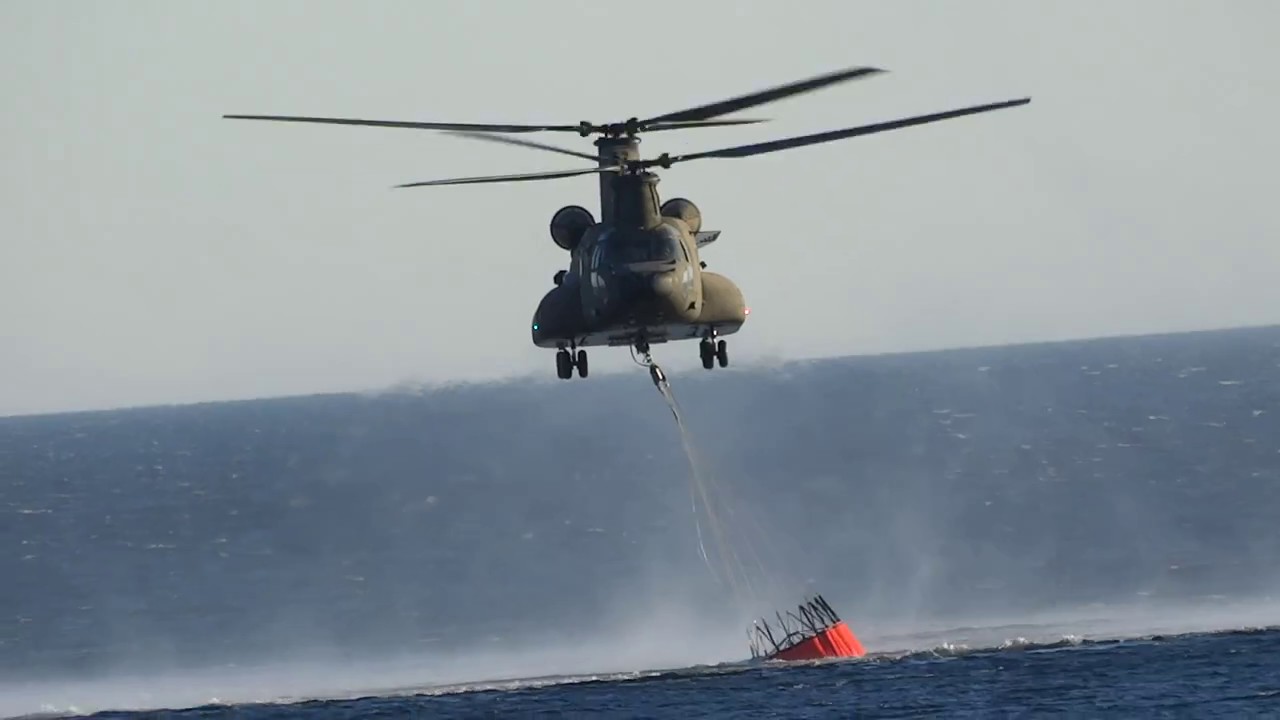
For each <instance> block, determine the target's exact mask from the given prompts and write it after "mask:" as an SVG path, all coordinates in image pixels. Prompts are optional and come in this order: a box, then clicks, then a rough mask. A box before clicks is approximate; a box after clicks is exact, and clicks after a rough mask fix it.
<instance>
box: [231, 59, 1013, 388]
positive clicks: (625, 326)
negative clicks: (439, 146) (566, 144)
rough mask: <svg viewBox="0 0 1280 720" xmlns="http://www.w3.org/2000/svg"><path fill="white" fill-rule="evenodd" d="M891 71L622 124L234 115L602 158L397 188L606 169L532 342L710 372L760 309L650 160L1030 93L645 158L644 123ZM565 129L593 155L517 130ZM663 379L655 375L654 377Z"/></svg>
mask: <svg viewBox="0 0 1280 720" xmlns="http://www.w3.org/2000/svg"><path fill="white" fill-rule="evenodd" d="M882 72H884V71H883V70H881V69H879V68H874V67H856V68H850V69H846V70H840V71H836V72H832V73H827V74H824V75H819V76H816V77H811V78H808V79H806V80H800V81H798V82H793V83H789V84H786V85H780V86H777V87H773V88H769V89H766V90H761V91H758V92H754V93H750V94H747V95H741V96H738V97H734V98H730V99H727V100H721V101H719V102H714V103H710V104H707V105H701V106H698V107H694V108H689V109H686V110H679V111H677V112H671V113H667V114H665V115H657V116H654V117H650V118H646V119H643V120H641V119H639V118H635V117H633V118H631V119H629V120H626V121H624V122H616V123H606V124H597V123H592V122H588V121H583V122H580V123H578V124H576V125H500V124H498V125H495V124H480V123H444V122H402V121H391V120H360V119H352V118H322V117H299V116H286V115H224V116H223V117H224V118H228V119H238V120H276V121H285V122H310V123H329V124H336V125H368V126H375V127H396V128H416V129H424V130H441V131H446V132H448V133H449V134H453V135H459V136H462V137H467V138H474V139H480V140H488V141H492V142H501V143H507V144H510V145H518V146H522V147H527V148H533V149H538V150H545V151H549V152H554V153H559V154H561V155H569V156H572V157H576V158H582V159H584V160H589V161H594V162H595V163H596V165H595V166H594V167H587V168H581V169H574V170H559V171H550V172H537V173H527V174H520V175H493V176H485V177H468V178H453V179H447V180H430V181H426V182H414V183H406V184H403V185H397V186H396V187H401V188H406V187H423V186H429V185H461V184H473V183H493V182H518V181H528V180H550V179H557V178H567V177H575V176H579V175H591V174H595V175H598V176H599V178H600V182H599V185H600V220H599V221H597V220H596V219H595V216H594V215H592V213H591V211H590V210H587V209H586V208H585V207H582V206H581V205H567V206H565V207H562V208H560V209H559V210H557V211H556V212H555V214H554V215H552V217H551V225H550V232H551V239H552V240H553V241H554V242H555V244H556V245H557V246H559V247H560V248H562V249H564V250H566V251H568V253H569V267H568V269H567V270H560V271H558V272H557V273H556V274H555V277H554V278H553V282H554V284H555V287H553V288H552V289H551V290H550V291H549V292H547V294H546V295H545V296H544V297H543V298H542V301H541V302H540V303H539V304H538V307H537V310H536V311H535V312H534V314H533V323H532V329H533V343H534V345H536V346H538V347H542V348H555V349H556V374H557V376H558V377H560V378H561V379H569V378H571V377H573V372H574V369H575V368H576V369H577V372H578V377H582V378H585V377H587V371H588V369H587V352H586V350H585V348H588V347H598V346H599V347H619V346H623V345H626V346H630V347H631V348H632V350H633V352H639V353H641V354H642V355H644V356H645V357H646V358H649V346H650V343H665V342H668V341H675V340H692V339H694V338H697V339H698V340H699V353H700V355H701V358H702V366H703V367H704V368H706V369H708V370H710V369H711V368H712V367H714V366H715V365H716V364H718V365H719V366H720V367H726V366H727V365H728V364H729V356H728V351H727V349H726V345H725V341H724V339H723V336H726V335H732V334H734V333H736V332H738V330H739V329H741V327H742V325H743V323H745V322H746V319H747V314H748V313H749V312H750V311H749V310H748V308H747V306H746V304H745V302H744V301H743V296H742V292H741V290H740V289H739V288H738V286H737V285H736V284H735V283H734V282H733V281H732V280H730V279H729V278H727V277H725V276H723V275H720V274H718V273H713V272H709V271H707V270H706V269H705V268H706V263H705V262H704V261H702V259H701V257H700V253H701V250H702V248H704V247H706V246H707V245H709V244H710V243H712V242H714V241H715V240H716V238H718V237H719V236H720V231H718V230H704V229H703V228H702V213H701V211H700V210H699V209H698V206H697V205H695V204H694V203H693V202H692V201H690V200H688V199H685V198H672V199H670V200H667V201H666V202H662V201H661V200H660V198H659V195H658V191H657V184H658V176H657V175H656V174H655V173H654V172H652V171H651V169H652V168H663V169H667V168H670V167H671V166H672V165H674V164H676V163H682V162H688V161H690V160H704V159H708V158H742V157H750V156H753V155H762V154H764V153H771V152H777V151H780V150H788V149H791V148H797V147H804V146H806V145H816V144H818V143H825V142H831V141H833V140H843V139H845V138H851V137H858V136H860V135H870V134H872V133H878V132H884V131H886V130H897V129H899V128H905V127H911V126H913V125H923V124H926V123H931V122H937V121H939V120H947V119H950V118H956V117H962V116H964V115H973V114H977V113H983V112H989V111H992V110H1000V109H1003V108H1009V107H1016V106H1019V105H1025V104H1027V103H1029V102H1031V98H1021V99H1017V100H1008V101H1004V102H998V103H991V104H986V105H976V106H972V107H966V108H959V109H955V110H948V111H945V112H939V113H932V114H929V115H918V116H914V117H908V118H902V119H898V120H890V121H887V122H879V123H873V124H870V125H861V126H857V127H851V128H845V129H842V130H831V131H828V132H821V133H814V134H812V135H802V136H797V137H790V138H784V139H780V140H771V141H768V142H759V143H751V144H748V145H739V146H736V147H729V148H721V149H719V150H709V151H706V152H696V153H687V154H683V155H669V154H667V153H663V154H661V155H659V156H658V157H656V158H652V159H642V158H641V157H640V153H639V145H640V138H639V134H640V133H642V132H657V131H662V130H680V129H684V128H696V127H713V126H726V125H747V124H754V123H759V122H763V120H754V119H717V118H720V117H721V116H724V115H728V114H730V113H733V112H737V111H739V110H744V109H746V108H751V107H756V106H759V105H764V104H766V103H770V102H774V101H777V100H781V99H783V98H787V97H791V96H793V95H799V94H801V93H806V92H812V91H814V90H818V89H821V88H824V87H827V86H830V85H834V84H836V83H840V82H846V81H849V80H854V79H859V78H866V77H870V76H873V75H877V74H879V73H882ZM534 132H562V133H577V134H578V135H579V136H581V137H587V136H589V135H598V136H599V137H598V138H597V139H596V140H595V141H594V145H595V147H596V153H595V154H589V153H585V152H579V151H576V150H569V149H566V148H561V147H556V146H554V145H547V144H544V143H540V142H534V141H531V140H524V139H520V138H515V137H510V135H512V134H517V133H534ZM655 382H656V379H655Z"/></svg>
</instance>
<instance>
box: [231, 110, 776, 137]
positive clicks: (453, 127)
mask: <svg viewBox="0 0 1280 720" xmlns="http://www.w3.org/2000/svg"><path fill="white" fill-rule="evenodd" d="M222 117H223V119H225V120H272V121H276V122H295V123H323V124H326V125H364V126H370V127H392V128H409V129H411V130H445V131H453V132H487V133H533V132H571V133H577V134H578V135H581V136H583V137H585V136H587V135H590V134H592V133H598V132H605V131H608V130H612V129H613V128H615V127H617V128H619V129H625V123H619V124H617V125H616V126H613V125H597V124H593V123H589V122H581V123H577V124H575V125H520V124H510V123H506V124H503V123H496V124H495V123H448V122H417V121H408V120H364V119H361V118H333V117H311V116H303V115H223V116H222ZM761 122H765V121H764V120H754V119H734V120H686V121H680V122H660V123H655V124H654V125H653V126H651V127H645V128H644V130H647V131H655V130H683V129H685V128H698V127H723V126H726V125H752V124H755V123H761Z"/></svg>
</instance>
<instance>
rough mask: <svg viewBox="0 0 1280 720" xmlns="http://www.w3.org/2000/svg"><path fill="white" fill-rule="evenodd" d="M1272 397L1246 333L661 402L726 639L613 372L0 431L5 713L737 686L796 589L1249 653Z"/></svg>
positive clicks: (654, 438) (689, 520)
mask: <svg viewBox="0 0 1280 720" xmlns="http://www.w3.org/2000/svg"><path fill="white" fill-rule="evenodd" d="M681 350H682V347H681V346H679V345H673V346H667V347H662V346H659V347H658V348H656V351H655V356H656V357H657V359H658V360H659V362H661V361H662V360H663V358H664V357H665V355H669V354H672V353H676V352H680V351H681ZM1278 372H1280V329H1274V328H1269V329H1251V330H1238V331H1227V332H1216V333H1196V334H1186V335H1178V336H1163V337H1149V338H1125V339H1109V340H1099V341H1092V342H1078V343H1066V344H1053V345H1037V346H1024V347H1010V348H993V349H977V350H964V351H950V352H943V353H929V354H918V355H907V356H883V357H872V358H854V359H842V360H831V361H821V362H811V363H797V364H787V365H779V366H777V367H772V368H747V367H741V368H737V367H731V368H729V369H726V370H719V369H718V370H715V371H713V372H710V373H706V372H703V371H701V370H698V371H696V372H692V373H683V374H679V373H673V374H671V381H672V385H673V387H674V390H675V393H676V395H677V396H678V398H679V402H680V405H681V408H682V410H683V412H684V417H685V420H686V422H687V425H688V427H689V429H690V431H691V433H692V439H693V442H694V444H695V446H696V448H697V452H698V454H699V456H700V457H701V459H702V460H703V461H704V463H705V466H706V470H707V472H708V473H709V474H710V475H711V476H712V477H713V478H714V481H715V484H716V487H717V488H718V489H719V490H720V491H721V492H722V493H723V494H724V497H725V501H726V502H727V503H729V504H730V506H731V509H732V510H734V512H733V513H730V512H728V509H726V511H725V512H723V513H721V518H722V520H723V522H724V524H725V526H726V527H727V528H728V529H729V530H730V531H731V534H732V537H733V540H732V543H733V545H734V547H736V548H739V549H741V548H743V547H745V543H746V541H747V540H748V539H749V540H750V541H751V544H752V546H753V547H754V548H755V549H756V551H757V552H759V553H760V555H761V557H762V560H763V562H764V565H765V567H766V568H767V570H768V572H769V577H768V578H767V579H768V580H770V581H772V584H773V588H772V590H770V591H767V592H764V593H763V594H762V596H761V597H760V598H759V603H758V604H757V605H756V606H752V607H740V606H738V605H736V604H735V603H733V602H732V601H731V597H730V596H731V593H730V592H729V591H728V589H727V588H726V587H724V586H722V585H720V584H718V583H717V582H716V581H715V580H714V579H713V577H712V576H711V574H710V573H709V572H708V569H707V567H706V565H705V564H704V562H703V559H702V558H701V557H700V555H699V553H698V547H697V537H696V531H695V525H694V521H693V520H694V519H693V514H692V511H691V508H690V486H689V483H690V480H689V467H688V463H687V460H686V458H685V455H684V452H683V450H682V449H681V446H680V443H679V437H678V435H677V433H676V428H675V425H674V423H673V420H672V417H671V415H670V413H669V412H668V411H667V409H666V407H665V405H664V404H663V402H662V399H661V398H660V397H659V396H658V394H657V393H656V392H654V388H653V386H652V385H651V384H650V382H649V379H648V377H647V374H646V373H645V372H644V371H643V370H636V371H635V372H634V373H632V374H624V375H620V376H603V377H594V376H593V377H592V378H591V379H590V380H587V381H578V380H576V381H573V382H559V381H555V380H554V379H552V380H549V381H542V380H538V381H530V382H521V383H508V384H499V385H477V386H461V387H452V388H443V389H426V390H422V391H417V392H412V391H407V390H404V389H397V390H396V391H395V392H388V393H383V394H366V395H338V396H322V397H308V398H289V399H274V400H263V401H252V402H240V403H223V404H208V405H194V406H184V407H165V408H144V409H137V410H128V411H113V412H105V413H85V414H75V415H58V416H43V417H30V418H9V419H0V548H3V551H2V552H0V577H3V578H4V579H5V591H4V592H3V593H0V678H3V680H0V698H3V701H2V702H0V714H9V713H10V712H27V711H31V710H35V709H39V707H40V704H41V703H56V704H57V707H58V709H66V708H67V707H69V706H70V705H76V706H77V707H85V706H94V707H122V706H136V707H154V706H156V705H183V704H198V703H203V702H207V701H209V700H210V699H211V698H214V697H217V698H219V699H220V700H223V701H235V700H246V699H266V698H271V697H280V696H289V695H295V696H296V695H316V694H319V695H327V694H339V695H340V694H342V693H343V692H344V691H345V690H350V691H352V692H356V693H358V692H361V691H363V690H371V689H378V688H388V687H394V686H414V687H421V686H425V685H431V684H448V683H463V682H468V681H478V680H486V679H495V678H502V677H512V676H532V675H554V674H575V673H593V672H611V671H628V670H640V669H647V668H661V667H679V666H683V665H689V664H698V663H706V664H714V663H718V662H726V661H734V660H739V659H742V658H745V657H746V656H747V654H748V649H747V640H746V635H745V627H746V625H745V624H746V622H747V621H749V620H750V618H751V617H752V615H753V614H754V613H757V612H761V613H763V612H770V613H771V611H772V609H773V608H774V607H777V608H778V609H785V608H786V607H788V606H791V605H794V604H795V603H797V602H799V601H800V600H801V599H802V597H803V596H804V595H805V594H808V593H812V592H821V593H822V594H823V595H824V596H825V597H826V598H827V599H828V600H829V601H830V602H831V604H832V605H833V606H834V607H835V608H836V610H837V611H838V612H839V613H840V614H841V615H842V616H843V617H844V618H846V619H847V620H848V621H849V622H850V624H851V625H852V627H853V628H854V630H855V631H856V632H858V633H859V635H860V636H861V637H862V638H863V640H864V643H865V644H866V645H867V648H868V650H869V651H870V652H873V653H875V652H880V651H885V652H889V651H900V650H911V649H922V648H930V647H935V646H937V645H939V644H941V643H955V642H967V643H969V644H971V645H973V643H978V644H979V645H980V644H982V643H988V644H998V643H999V642H1002V641H1004V640H1007V639H1011V638H1017V637H1024V638H1027V639H1035V638H1033V636H1035V637H1039V636H1044V638H1048V639H1053V638H1055V637H1056V638H1060V637H1062V636H1063V635H1067V634H1085V633H1094V634H1100V635H1113V636H1115V635H1124V634H1126V633H1144V632H1151V633H1155V632H1176V631H1182V630H1209V629H1219V628H1228V627H1239V626H1243V625H1266V624H1274V623H1275V622H1276V620H1275V617H1276V616H1275V615H1274V614H1273V613H1274V611H1275V607H1274V604H1273V602H1272V600H1271V597H1272V596H1273V593H1275V592H1276V580H1277V577H1278V576H1277V558H1280V554H1277V551H1278V550H1280V534H1277V533H1275V532H1274V529H1273V528H1274V518H1275V517H1277V516H1280V484H1278V483H1277V480H1278V479H1280V477H1278V475H1280V417H1278V416H1280V406H1278V405H1277V403H1276V400H1277V395H1278V394H1280V383H1278V382H1277V373H1278ZM548 375H550V373H549V372H548ZM744 514H749V515H750V516H751V519H748V518H746V517H744ZM752 520H754V524H753V523H752ZM704 531H705V526H704ZM711 550H712V549H711V548H710V547H709V548H708V552H709V553H710V552H711ZM973 646H977V645H973ZM153 673H159V675H160V677H161V679H158V680H157V679H153V676H152V674H153ZM142 678H147V680H146V681H143V680H142ZM163 678H168V679H163ZM28 683H30V684H28ZM148 693H149V695H148ZM130 697H133V698H135V701H136V702H130V701H129V698H130Z"/></svg>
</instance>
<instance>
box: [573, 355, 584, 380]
mask: <svg viewBox="0 0 1280 720" xmlns="http://www.w3.org/2000/svg"><path fill="white" fill-rule="evenodd" d="M575 364H576V365H577V366H578V377H580V378H584V377H586V376H587V351H586V350H579V351H578V362H577V363H575Z"/></svg>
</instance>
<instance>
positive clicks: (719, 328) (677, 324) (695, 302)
mask: <svg viewBox="0 0 1280 720" xmlns="http://www.w3.org/2000/svg"><path fill="white" fill-rule="evenodd" d="M685 202H687V201H685ZM714 236H715V234H713V233H695V232H694V231H693V230H692V229H691V228H690V227H689V225H688V224H687V223H686V222H685V221H684V220H683V219H681V218H679V217H667V216H660V217H659V218H657V222H656V224H654V225H653V226H652V227H648V228H644V227H635V226H626V225H623V226H619V225H615V224H611V223H596V224H593V225H591V226H590V227H588V228H587V229H586V230H585V231H584V232H583V233H582V235H581V239H580V240H579V241H578V242H577V243H576V245H575V247H574V248H573V250H572V257H571V261H570V265H569V269H568V270H566V271H563V272H562V273H559V274H557V282H558V284H557V286H556V287H555V288H553V289H552V290H551V291H550V292H548V293H547V294H546V295H545V296H544V297H543V298H542V302H541V303H539V305H538V308H537V310H536V311H535V312H534V315H533V323H532V332H533V343H534V345H537V346H538V347H544V348H563V349H569V350H572V349H575V348H583V347H592V346H621V345H630V346H636V345H639V344H641V343H645V344H649V343H663V342H667V341H671V340H687V339H698V338H707V339H713V338H715V337H717V336H721V335H731V334H733V333H735V332H737V331H738V330H739V329H740V328H741V327H742V325H743V323H744V322H746V318H747V313H748V310H747V307H746V304H745V303H744V302H743V297H742V292H741V291H740V290H739V289H738V287H737V285H736V284H734V283H733V281H731V280H729V279H728V278H726V277H724V276H723V275H720V274H717V273H712V272H708V271H706V270H705V269H703V267H702V261H701V260H700V257H699V253H698V239H699V237H702V238H704V239H705V238H707V237H712V238H714Z"/></svg>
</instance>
